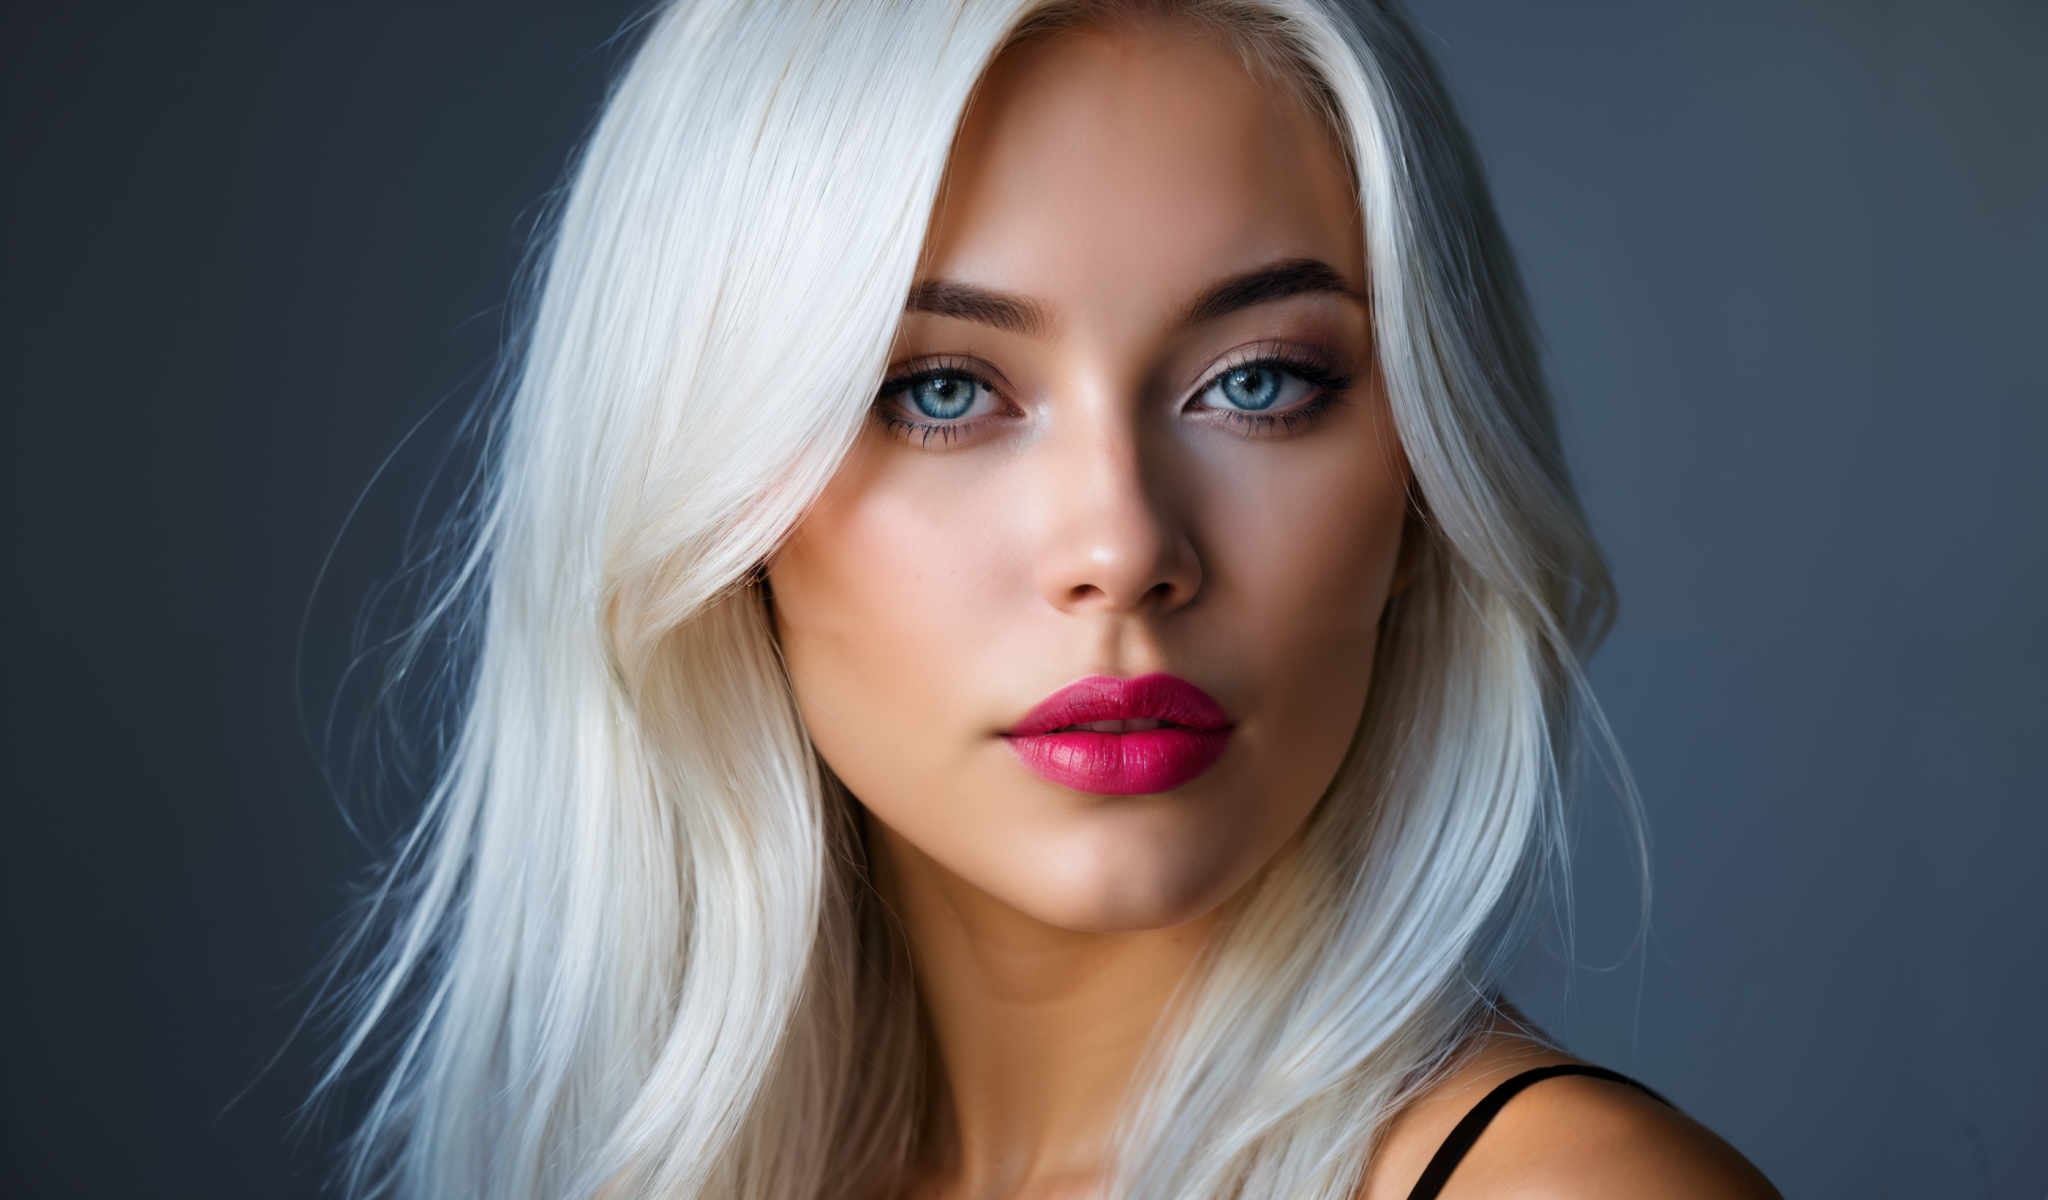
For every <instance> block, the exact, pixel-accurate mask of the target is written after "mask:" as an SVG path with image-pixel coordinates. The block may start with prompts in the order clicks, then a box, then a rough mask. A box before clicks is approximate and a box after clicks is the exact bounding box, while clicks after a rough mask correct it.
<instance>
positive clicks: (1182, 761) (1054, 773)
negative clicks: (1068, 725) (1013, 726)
mask: <svg viewBox="0 0 2048 1200" xmlns="http://www.w3.org/2000/svg"><path fill="white" fill-rule="evenodd" d="M1003 740H1004V741H1006V742H1008V743H1009V744H1010V749H1011V750H1012V751H1015V752H1016V755H1017V757H1018V758H1019V759H1021V760H1022V761H1023V763H1024V765H1025V766H1026V767H1027V768H1029V769H1030V770H1031V772H1032V773H1033V774H1035V775H1037V776H1038V777H1039V778H1040V779H1044V780H1047V781H1049V782H1052V783H1057V784H1062V785H1064V786H1066V787H1070V788H1073V789H1075V790H1076V791H1082V792H1094V793H1095V794H1097V795H1101V796H1143V795H1149V794H1151V793H1153V792H1167V791H1172V790H1173V789H1174V788H1177V787H1179V786H1180V785H1181V784H1183V783H1186V782H1187V781H1188V780H1190V779H1193V778H1194V777H1195V776H1197V775H1200V774H1201V773H1202V772H1204V771H1206V770H1208V769H1209V768H1210V767H1211V766H1213V765H1215V762H1216V760H1217V759H1218V758H1220V757H1222V755H1223V749H1224V747H1225V746H1226V745H1228V744H1229V742H1230V730H1228V729H1140V730H1134V731H1132V732H1130V733H1094V732H1090V731H1088V730H1070V731H1068V732H1066V733H1041V734H1035V735H1033V736H1031V737H1005V738H1004V739H1003Z"/></svg>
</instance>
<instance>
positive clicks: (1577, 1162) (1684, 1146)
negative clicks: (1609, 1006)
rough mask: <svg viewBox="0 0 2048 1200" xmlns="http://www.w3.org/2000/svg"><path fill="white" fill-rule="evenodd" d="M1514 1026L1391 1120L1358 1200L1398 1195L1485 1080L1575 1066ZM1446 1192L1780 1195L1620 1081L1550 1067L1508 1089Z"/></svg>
mask: <svg viewBox="0 0 2048 1200" xmlns="http://www.w3.org/2000/svg"><path fill="white" fill-rule="evenodd" d="M1578 1061H1580V1060H1578V1059H1574V1058H1573V1057H1571V1056H1570V1055H1568V1054H1563V1053H1560V1052H1558V1051H1556V1050H1553V1049H1551V1048H1550V1047H1548V1046H1546V1045H1544V1044H1543V1043H1542V1042H1540V1041H1538V1040H1536V1039H1534V1038H1532V1037H1528V1036H1524V1035H1522V1034H1518V1033H1515V1032H1513V1031H1511V1030H1506V1029H1496V1030H1494V1031H1492V1032H1489V1033H1487V1034H1485V1035H1483V1036H1482V1037H1481V1038H1480V1039H1479V1043H1478V1045H1477V1046H1476V1047H1475V1048H1474V1050H1473V1052H1472V1054H1471V1055H1470V1056H1469V1057H1468V1058H1466V1059H1464V1060H1463V1061H1462V1062H1461V1063H1460V1065H1459V1066H1458V1067H1457V1068H1456V1069H1454V1070H1453V1071H1452V1072H1451V1073H1450V1074H1449V1075H1447V1076H1446V1077H1445V1078H1444V1079H1442V1080H1441V1081H1439V1082H1438V1083H1437V1084H1436V1085H1435V1086H1434V1087H1432V1088H1430V1089H1429V1090H1428V1091H1426V1092H1424V1093H1423V1094H1422V1095H1421V1096H1420V1097H1418V1098H1417V1099H1416V1100H1415V1101H1414V1102H1413V1103H1412V1104H1410V1105H1409V1106H1408V1107H1407V1108H1406V1109H1404V1110H1403V1111H1402V1113H1401V1114H1400V1116H1399V1117H1397V1118H1396V1119H1395V1121H1394V1122H1393V1124H1392V1125H1391V1126H1389V1128H1388V1130H1387V1134H1386V1137H1385V1139H1384V1140H1383V1141H1382V1143H1381V1147H1380V1150H1379V1152H1378V1153H1377V1154H1376V1155H1374V1157H1373V1161H1372V1163H1371V1165H1370V1166H1369V1167H1368V1169H1367V1173H1366V1179H1365V1185H1364V1187H1363V1188H1362V1189H1361V1191H1360V1192H1359V1200H1405V1197H1407V1196H1408V1194H1409V1192H1410V1190H1411V1189H1412V1188H1413V1187H1414V1185H1415V1182H1416V1180H1417V1179H1418V1178H1419V1177H1420V1176H1421V1175H1422V1172H1423V1170H1424V1168H1425V1167H1426V1166H1427V1165H1428V1164H1429V1160H1430V1158H1431V1157H1432V1156H1433V1155H1434V1154H1435V1153H1436V1150H1437V1147H1438V1146H1440V1145H1441V1144H1442V1143H1443V1140H1444V1138H1445V1137H1446V1136H1447V1135H1448V1134H1449V1133H1450V1132H1451V1130H1452V1129H1453V1128H1454V1127H1455V1126H1456V1125H1457V1124H1458V1122H1459V1120H1461V1119H1462V1118H1463V1117H1464V1115H1465V1114H1466V1112H1468V1111H1469V1110H1470V1109H1471V1108H1472V1106H1473V1105H1474V1104H1477V1103H1478V1102H1479V1101H1480V1099H1481V1098H1482V1097H1484V1096H1485V1095H1486V1094H1487V1093H1488V1092H1489V1091H1491V1090H1493V1088H1494V1086H1495V1085H1497V1084H1499V1083H1500V1082H1502V1081H1503V1080H1506V1079H1508V1078H1510V1077H1512V1076H1514V1075H1518V1074H1520V1073H1521V1072H1523V1071H1526V1070H1529V1069H1530V1068H1532V1067H1543V1066H1551V1065H1555V1064H1564V1063H1576V1062H1578ZM1440 1194H1441V1196H1442V1197H1443V1200H1487V1198H1489V1197H1500V1198H1508V1197H1513V1198H1517V1200H1604V1198H1606V1197H1638V1196H1651V1195H1654V1196H1669V1197H1678V1198H1680V1200H1690V1198H1698V1200H1752V1198H1754V1200H1778V1192H1777V1189H1775V1188H1773V1187H1772V1186H1771V1184H1770V1181H1769V1180H1767V1179H1765V1178H1764V1176H1763V1173H1762V1172H1760V1171H1758V1170H1757V1169H1756V1168H1755V1167H1754V1166H1752V1165H1751V1164H1750V1162H1749V1160H1747V1159H1745V1158H1743V1157H1742V1155H1741V1153H1740V1152H1738V1151H1737V1150H1736V1149H1735V1148H1734V1147H1733V1146H1730V1145H1729V1144H1728V1143H1727V1142H1725V1141H1723V1140H1722V1139H1721V1138H1719V1137H1718V1136H1716V1135H1715V1134H1714V1132H1713V1131H1712V1130H1710V1129H1708V1128H1707V1127H1706V1126H1704V1125H1701V1124H1700V1123H1699V1122H1697V1121H1694V1120H1693V1119H1692V1118H1690V1117H1688V1116H1686V1115H1685V1114H1684V1113H1682V1112H1680V1111H1678V1110H1677V1109H1675V1108H1672V1107H1671V1106H1669V1105H1667V1104H1664V1103H1662V1102H1661V1101H1659V1100H1657V1099H1656V1098H1655V1097H1653V1096H1650V1095H1648V1094H1647V1093H1645V1092H1643V1091H1642V1090H1640V1089H1638V1088H1634V1087H1631V1086H1629V1085H1628V1084H1625V1083H1616V1082H1613V1081H1611V1080H1606V1079H1600V1078H1596V1077H1592V1076H1586V1075H1559V1076H1553V1077H1551V1078H1548V1079H1544V1080H1542V1081H1540V1082H1538V1083H1535V1084H1532V1085H1530V1086H1529V1087H1528V1088H1526V1089H1525V1090H1523V1091H1521V1092H1519V1093H1517V1094H1516V1095H1515V1096H1514V1098H1513V1099H1512V1100H1510V1101H1509V1102H1508V1103H1507V1104H1506V1105H1504V1106H1503V1107H1502V1108H1501V1110H1500V1111H1499V1112H1498V1113H1497V1114H1495V1116H1494V1118H1493V1120H1492V1121H1491V1122H1489V1123H1488V1124H1487V1126H1486V1128H1485V1131H1484V1132H1483V1133H1482V1134H1481V1135H1480V1137H1479V1138H1478V1140H1477V1141H1475V1142H1474V1143H1473V1144H1472V1147H1471V1149H1470V1150H1468V1151H1467V1152H1466V1154H1465V1156H1464V1157H1463V1158H1462V1159H1461V1160H1460V1161H1459V1162H1458V1165H1457V1169H1456V1170H1455V1171H1454V1172H1453V1173H1452V1174H1451V1177H1450V1179H1449V1180H1448V1181H1447V1182H1446V1183H1445V1184H1444V1188H1443V1191H1442V1192H1441V1193H1440Z"/></svg>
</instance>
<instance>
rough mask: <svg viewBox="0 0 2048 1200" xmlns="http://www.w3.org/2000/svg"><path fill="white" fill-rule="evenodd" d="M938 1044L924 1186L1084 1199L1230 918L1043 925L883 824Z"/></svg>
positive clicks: (879, 851)
mask: <svg viewBox="0 0 2048 1200" xmlns="http://www.w3.org/2000/svg"><path fill="white" fill-rule="evenodd" d="M869 846H870V849H871V852H872V856H873V865H874V879H875V886H876V888H877V890H878V891H879V892H880V893H881V895H882V897H883V899H884V900H885V901H886V902H887V903H888V904H889V906H890V907H891V908H892V909H893V910H894V911H895V913H896V914H897V916H898V918H899V919H900V920H901V922H902V924H903V929H904V932H905V934H906V935H907V937H908V938H909V942H910V952H911V959H912V962H913V965H914V967H915V970H916V976H917V990H918V998H919V1001H920V1003H921V1004H922V1005H923V1006H924V1010H925V1015H926V1017H927V1020H928V1022H929V1027H930V1029H931V1034H932V1039H933V1051H934V1053H933V1056H932V1059H933V1061H932V1072H933V1073H932V1077H931V1079H930V1080H929V1081H928V1082H929V1084H930V1088H929V1093H928V1094H930V1095H931V1096H932V1098H933V1101H932V1105H931V1107H930V1110H929V1112H928V1117H927V1120H928V1128H927V1129H926V1130H925V1131H923V1132H924V1135H925V1136H924V1143H925V1146H926V1152H925V1162H924V1164H923V1165H922V1174H923V1175H924V1176H926V1178H927V1180H928V1182H929V1184H930V1187H929V1191H931V1192H936V1193H939V1194H944V1195H948V1196H1006V1195H1013V1194H1016V1193H1018V1192H1020V1191H1023V1190H1025V1189H1027V1188H1028V1189H1031V1190H1033V1191H1038V1190H1041V1189H1046V1188H1065V1187H1076V1186H1085V1184H1086V1183H1087V1182H1090V1181H1095V1182H1099V1181H1100V1179H1101V1177H1102V1176H1103V1174H1104V1171H1105V1168H1106V1166H1107V1156H1108V1152H1109V1149H1110V1147H1109V1135H1110V1132H1111V1129H1112V1127H1113V1126H1114V1124H1115V1121H1116V1117H1117V1113H1118V1111H1119V1108H1120V1106H1121V1103H1122V1101H1123V1100H1124V1098H1125V1095H1126V1092H1127V1091H1128V1089H1129V1087H1130V1085H1131V1082H1132V1080H1133V1078H1134V1076H1135V1075H1136V1072H1137V1070H1138V1068H1139V1066H1140V1062H1141V1059H1142V1058H1143V1056H1144V1054H1145V1052H1146V1051H1147V1049H1148V1048H1149V1046H1150V1041H1151V1037H1152V1034H1153V1031H1154V1026H1155V1025H1156V1023H1157V1022H1158V1021H1159V1019H1160V1017H1161V1016H1162V1014H1164V1013H1165V1011H1166V1009H1167V1006H1168V1003H1169V1002H1170V1000H1171V999H1172V997H1173V995H1174V992H1175V989H1176V988H1178V987H1179V985H1180V983H1181V981H1182V980H1183V979H1184V978H1185V977H1186V976H1187V974H1188V972H1189V970H1190V968H1192V967H1193V965H1194V963H1195V961H1196V958H1197V956H1198V955H1199V954H1200V953H1201V950H1202V948H1203V947H1204V946H1205V945H1206V944H1207V942H1208V940H1209V938H1210V937H1211V936H1212V935H1213V932H1214V928H1215V924H1216V921H1217V919H1218V916H1219V914H1218V913H1215V912H1212V913H1210V914H1208V915H1205V916H1203V917H1200V918H1197V919H1196V920H1193V921H1189V922H1187V923H1185V924H1182V925H1177V926H1174V927H1172V928H1167V929H1149V930H1138V931H1128V932H1113V933H1092V932H1077V931H1074V930H1069V929H1062V928H1059V927H1057V926H1053V925H1048V924H1046V923H1044V922H1042V921H1038V920H1035V919H1033V918H1032V917H1030V916H1029V915H1027V914H1025V913H1021V912H1019V911H1018V910H1016V909H1015V908H1012V907H1010V906H1008V905H1006V904H1004V903H1002V902H1001V901H1000V900H997V899H996V898H994V897H992V896H990V895H988V894H987V893H986V892H983V891H981V890H979V889H977V888H975V887H973V886H972V885H970V884H968V883H967V882H966V881H964V880H962V879H960V878H959V877H958V876H957V875H954V874H952V873H951V872H948V871H946V870H944V869H943V868H941V867H940V866H939V865H938V864H936V863H934V862H933V861H932V860H930V859H929V858H927V857H925V856H924V855H922V854H921V853H919V852H918V851H917V850H916V849H915V848H914V847H911V846H909V845H908V844H907V843H905V842H903V841H902V840H901V839H900V838H898V837H896V836H895V835H894V834H893V833H892V832H890V831H889V830H888V829H887V828H886V827H884V826H881V825H879V824H871V826H870V837H869Z"/></svg>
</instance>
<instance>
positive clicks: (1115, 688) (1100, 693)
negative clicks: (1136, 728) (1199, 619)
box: [1004, 672, 1231, 737]
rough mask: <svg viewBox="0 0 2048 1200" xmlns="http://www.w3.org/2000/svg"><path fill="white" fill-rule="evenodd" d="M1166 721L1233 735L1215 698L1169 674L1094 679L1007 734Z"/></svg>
mask: <svg viewBox="0 0 2048 1200" xmlns="http://www.w3.org/2000/svg"><path fill="white" fill-rule="evenodd" d="M1138 720H1154V721H1165V722H1167V723H1168V724H1172V725H1180V726H1183V727H1185V728H1188V729H1228V728H1230V724H1231V721H1230V714H1228V713H1226V712H1224V711H1223V706H1222V705H1220V704H1218V703H1216V701H1215V700H1214V699H1213V698H1211V697H1210V695H1209V693H1207V692H1205V691H1203V690H1202V689H1201V688H1198V687H1196V686H1195V685H1194V684H1192V683H1189V682H1188V681H1187V680H1185V679H1182V678H1181V677H1180V676H1178V675H1168V674H1165V673H1163V672H1161V673H1158V674H1153V675H1140V676H1138V677H1137V678H1135V679H1119V678H1117V677H1116V676H1114V675H1090V676H1089V677H1087V678H1086V679H1080V680H1076V681H1074V682H1073V683H1070V684H1068V685H1067V686H1065V687H1063V688H1061V689H1060V690H1059V691H1057V692H1054V693H1053V694H1052V695H1050V696H1047V697H1046V698H1045V699H1043V700H1041V701H1039V702H1038V705H1037V707H1035V708H1033V709H1032V710H1031V711H1030V712H1028V713H1025V714H1024V716H1023V718H1022V719H1021V720H1019V721H1018V722H1017V723H1016V724H1015V725H1013V726H1011V727H1010V728H1009V729H1007V730H1005V731H1004V732H1005V733H1006V735H1007V736H1010V737H1031V736H1033V735H1034V734H1041V733H1051V732H1052V731H1053V730H1055V729H1061V728H1064V727H1065V726H1068V725H1085V724H1087V723H1088V722H1090V721H1138Z"/></svg>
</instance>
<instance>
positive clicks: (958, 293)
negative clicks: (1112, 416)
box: [903, 258, 1367, 337]
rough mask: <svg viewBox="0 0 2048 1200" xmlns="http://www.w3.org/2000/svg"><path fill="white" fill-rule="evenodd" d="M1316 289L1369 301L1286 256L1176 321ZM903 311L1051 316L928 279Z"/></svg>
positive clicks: (1032, 318)
mask: <svg viewBox="0 0 2048 1200" xmlns="http://www.w3.org/2000/svg"><path fill="white" fill-rule="evenodd" d="M1315 293H1328V294H1333V295H1338V296H1347V297H1349V298H1351V299H1352V300H1355V301H1357V302H1358V303H1360V304H1365V303H1367V301H1366V298H1365V296H1364V295H1363V294H1362V293H1360V292H1359V290H1358V289H1357V288H1355V287H1352V286H1351V285H1350V284H1349V283H1347V282H1346V281H1345V279H1344V277H1343V276H1342V275H1339V274H1338V273H1337V270H1336V268H1334V267H1332V266H1330V264H1328V263H1326V262H1324V261H1322V260H1321V259H1317V258H1288V259H1281V260H1280V261H1278V262H1271V263H1267V264H1266V265H1265V266H1263V267H1257V268H1254V269H1252V270H1250V271H1245V272H1243V273H1242V274H1238V275H1232V276H1231V277H1229V278H1228V279H1223V280H1219V281H1218V282H1216V283H1215V284H1213V285H1211V286H1210V287H1209V289H1208V290H1207V291H1205V292H1203V293H1202V294H1201V295H1200V296H1199V297H1197V298H1196V299H1195V302H1194V303H1192V304H1190V305H1188V306H1187V308H1186V309H1184V310H1182V312H1181V315H1180V319H1179V321H1178V324H1179V325H1182V326H1185V325H1195V324H1199V323H1201V322H1203V321H1213V320H1215V319H1216V318H1218V317H1221V316H1226V315H1228V314H1230V313H1234V312H1236V311H1238V310H1239V309H1244V308H1250V307H1252V306H1253V305H1256V304H1266V303H1269V302H1271V301H1274V300H1282V299H1285V298H1287V297H1289V296H1300V295H1308V294H1315ZM903 311H904V312H922V313H932V314H935V315H937V316H941V317H957V318H959V319H960V320H963V321H974V322H977V323H979V324H982V325H990V326H993V327H995V328H997V329H1001V330H1004V331H1006V332H1009V333H1021V334H1026V335H1028V336H1032V337H1037V336H1041V335H1043V334H1044V333H1045V332H1046V331H1047V330H1048V329H1051V328H1052V318H1051V316H1050V314H1048V313H1047V312H1046V309H1045V306H1044V305H1042V304H1040V303H1039V302H1038V301H1036V300H1033V299H1032V298H1030V297H1029V296H1019V295H1016V294H1014V293H1011V292H999V291H995V290H994V289H991V288H984V287H977V286H975V285H974V284H971V283H955V282H953V281H951V280H946V279H932V280H926V281H925V282H923V283H920V284H917V285H916V286H915V287H913V288H911V289H910V299H909V300H908V301H906V302H905V303H904V305H903Z"/></svg>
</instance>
